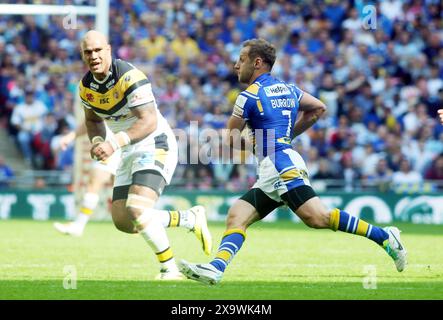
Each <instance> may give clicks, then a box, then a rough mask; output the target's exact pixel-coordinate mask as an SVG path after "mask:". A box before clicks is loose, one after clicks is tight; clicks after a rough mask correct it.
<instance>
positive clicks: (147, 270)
mask: <svg viewBox="0 0 443 320" xmlns="http://www.w3.org/2000/svg"><path fill="white" fill-rule="evenodd" d="M398 226H399V228H400V229H401V230H402V231H403V233H402V240H403V242H404V244H405V245H406V247H407V249H408V252H409V265H408V267H407V269H406V270H405V271H404V272H402V273H398V272H397V271H396V270H395V266H394V264H393V262H392V260H391V258H390V257H389V256H388V255H387V254H386V253H385V252H384V251H383V250H382V249H380V248H379V247H378V246H377V245H376V244H375V243H373V242H372V241H369V240H367V239H365V238H363V237H359V236H352V235H348V234H345V233H340V232H337V233H334V232H332V231H330V230H312V229H309V228H308V227H306V226H305V225H303V224H294V223H292V222H289V221H286V222H285V221H283V222H272V223H264V222H262V223H257V224H256V225H254V226H252V227H251V228H250V229H249V231H248V238H247V240H246V242H245V244H244V246H243V248H242V250H241V251H240V252H239V254H238V255H237V257H236V258H235V259H234V261H233V262H232V264H231V265H230V266H229V268H228V269H227V271H226V273H225V276H224V279H223V281H222V283H221V284H220V285H219V286H214V287H210V286H205V285H203V284H200V283H196V282H193V281H191V280H186V281H181V282H179V281H176V282H161V281H154V280H153V279H154V277H155V275H156V274H157V272H158V264H157V262H156V260H155V257H154V254H153V253H152V252H151V250H150V249H149V248H148V247H147V245H146V244H145V242H144V241H143V239H142V238H141V237H139V236H136V235H127V234H123V233H121V232H119V231H117V230H116V229H115V228H114V226H113V225H112V223H111V222H91V223H89V224H88V226H87V227H86V230H85V233H84V235H83V237H81V238H72V237H69V236H63V235H60V234H58V233H57V232H56V231H55V230H54V229H53V227H52V221H46V222H38V221H30V220H3V221H0V299H2V300H4V299H51V300H52V299H68V300H69V299H88V300H89V299H126V300H138V299H146V300H151V299H152V300H209V299H211V300H225V299H227V300H298V299H307V300H313V299H323V300H325V299H326V300H330V299H340V300H348V299H359V300H360V299H443V226H442V225H440V226H436V225H413V224H398ZM210 229H211V232H212V234H213V237H214V245H215V247H214V251H215V249H216V248H217V245H218V244H219V241H220V235H221V234H222V232H223V230H224V225H223V223H211V224H210ZM168 234H169V237H170V239H171V245H172V248H173V251H174V253H175V256H176V258H177V259H180V258H183V259H186V260H188V261H192V262H208V261H209V257H207V256H205V255H204V253H203V252H202V250H201V248H200V244H199V243H198V241H197V239H196V238H195V236H194V235H193V234H191V233H188V232H186V231H185V230H184V229H178V228H176V229H168ZM72 268H75V269H72ZM72 270H75V271H76V273H77V280H76V289H65V288H64V286H63V284H64V282H65V284H68V285H69V284H70V285H72V284H73V282H71V281H70V280H69V279H70V278H69V277H70V276H71V275H72V273H70V274H69V273H68V272H72ZM371 276H375V278H374V277H372V278H369V277H371ZM370 279H372V280H370ZM373 279H376V282H374V281H373ZM371 285H372V286H371ZM368 286H369V287H372V289H368V288H367V287H368ZM375 286H376V288H374V287H375ZM365 287H366V288H365Z"/></svg>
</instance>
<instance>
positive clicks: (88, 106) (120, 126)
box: [79, 30, 212, 280]
mask: <svg viewBox="0 0 443 320" xmlns="http://www.w3.org/2000/svg"><path fill="white" fill-rule="evenodd" d="M81 55H82V59H83V61H84V63H85V64H86V65H87V66H88V68H89V72H88V73H86V75H85V76H84V77H83V79H82V80H81V81H80V84H79V94H80V98H81V101H82V105H83V107H84V111H85V123H86V128H87V133H88V136H89V139H90V140H91V143H92V147H91V156H92V157H93V158H94V159H96V160H98V161H104V162H106V161H107V160H108V159H109V158H110V157H111V156H112V154H114V152H117V151H118V150H120V152H121V162H120V164H119V166H118V168H117V172H116V176H115V180H114V189H113V196H112V210H111V211H112V219H113V221H114V224H115V226H116V227H117V229H118V230H120V231H123V232H126V233H140V234H141V235H142V236H143V238H144V239H145V240H146V242H147V243H148V244H149V246H150V247H151V248H152V250H153V251H154V252H155V254H156V256H157V259H158V261H159V262H160V264H161V268H160V274H159V275H158V276H157V279H159V280H181V279H183V275H182V274H181V273H180V272H179V270H178V268H177V266H176V262H175V259H174V257H173V254H172V250H171V248H170V245H169V240H168V237H167V235H166V231H165V227H164V226H165V224H166V223H165V222H164V221H167V222H168V223H167V224H168V225H170V226H177V225H182V226H184V227H187V228H189V229H191V230H193V231H194V232H195V234H196V236H197V238H199V240H200V241H201V242H202V244H203V249H204V251H205V253H206V254H209V253H210V252H211V249H212V239H211V234H210V232H209V230H208V228H207V223H206V216H205V212H204V208H203V207H202V206H196V207H193V208H191V209H189V210H183V211H170V213H167V215H165V214H164V213H165V211H163V212H162V211H161V210H156V209H154V205H155V203H156V202H157V200H158V198H159V196H160V195H161V193H162V191H163V189H164V187H165V186H166V185H168V184H169V183H170V181H171V178H172V175H173V173H174V170H175V167H176V165H177V161H178V154H177V152H178V151H177V142H176V140H175V136H174V134H173V132H172V130H171V128H170V126H169V124H168V123H167V121H166V120H165V119H164V118H163V116H162V115H161V114H160V112H159V111H158V109H157V104H156V101H155V98H154V95H153V93H152V88H151V84H150V82H149V80H148V78H147V77H146V75H145V74H144V73H143V72H141V71H140V70H138V69H137V68H135V67H134V66H133V65H132V64H130V63H128V62H125V61H123V60H119V59H112V56H111V46H110V45H109V43H108V41H107V39H106V37H105V36H104V35H103V34H102V33H100V32H98V31H95V30H91V31H88V32H87V33H86V34H85V36H84V38H83V40H82V42H81ZM105 122H106V124H107V126H108V127H109V129H110V130H111V131H112V132H113V135H112V136H111V137H108V138H107V137H106V129H105V124H104V123H105ZM166 212H167V211H166Z"/></svg>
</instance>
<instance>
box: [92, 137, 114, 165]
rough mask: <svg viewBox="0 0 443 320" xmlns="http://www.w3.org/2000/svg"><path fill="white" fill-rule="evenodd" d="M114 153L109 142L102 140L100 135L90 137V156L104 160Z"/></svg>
mask: <svg viewBox="0 0 443 320" xmlns="http://www.w3.org/2000/svg"><path fill="white" fill-rule="evenodd" d="M113 153H114V148H113V147H112V145H111V143H110V142H108V141H104V139H103V138H102V137H94V138H93V139H92V147H91V158H92V159H95V160H98V161H106V160H107V159H108V158H109V157H110V156H111V155H112V154H113Z"/></svg>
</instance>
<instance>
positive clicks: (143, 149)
mask: <svg viewBox="0 0 443 320" xmlns="http://www.w3.org/2000/svg"><path fill="white" fill-rule="evenodd" d="M121 151H122V153H121V162H120V165H119V167H118V169H117V174H116V177H115V181H114V187H119V186H127V185H132V175H133V174H134V173H135V172H137V171H142V170H154V171H157V172H159V173H160V174H161V175H162V176H163V178H164V179H165V181H166V184H169V183H170V182H171V179H172V175H173V174H174V171H175V167H176V166H177V162H178V148H177V141H176V139H175V135H174V133H173V132H172V130H171V129H170V128H169V127H168V128H162V130H161V131H160V130H159V131H155V132H153V133H152V134H150V135H149V136H148V137H147V138H145V139H144V140H142V141H139V142H137V143H135V144H132V145H128V146H126V147H124V148H122V149H121Z"/></svg>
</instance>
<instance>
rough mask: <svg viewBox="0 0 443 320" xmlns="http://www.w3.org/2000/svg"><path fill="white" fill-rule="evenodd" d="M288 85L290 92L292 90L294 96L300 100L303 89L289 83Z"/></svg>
mask: <svg viewBox="0 0 443 320" xmlns="http://www.w3.org/2000/svg"><path fill="white" fill-rule="evenodd" d="M290 87H291V89H292V92H294V94H295V96H296V97H297V100H298V101H300V100H301V98H302V97H303V90H302V89H300V88H299V87H297V86H296V85H294V84H291V85H290Z"/></svg>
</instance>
